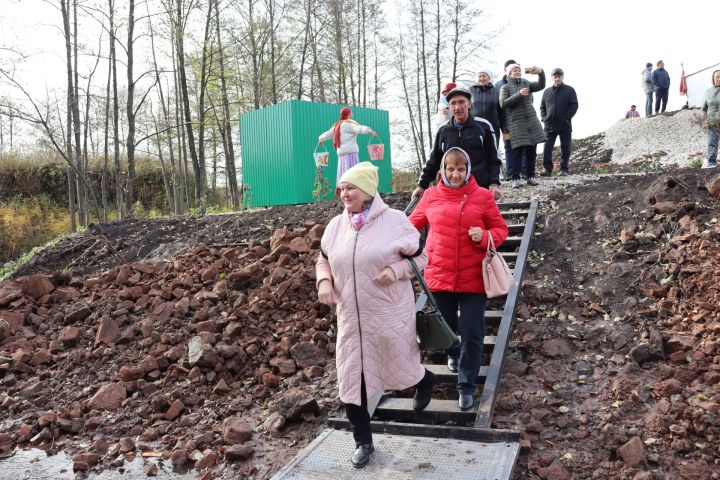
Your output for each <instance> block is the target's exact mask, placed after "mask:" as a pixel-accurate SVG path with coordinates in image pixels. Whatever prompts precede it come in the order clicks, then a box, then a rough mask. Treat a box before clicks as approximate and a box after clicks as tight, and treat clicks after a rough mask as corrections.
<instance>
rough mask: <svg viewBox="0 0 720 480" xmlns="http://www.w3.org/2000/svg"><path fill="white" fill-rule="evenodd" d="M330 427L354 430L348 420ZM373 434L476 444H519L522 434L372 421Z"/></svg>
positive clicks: (338, 420) (336, 419)
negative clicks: (453, 439) (431, 438)
mask: <svg viewBox="0 0 720 480" xmlns="http://www.w3.org/2000/svg"><path fill="white" fill-rule="evenodd" d="M327 423H328V426H329V427H331V428H337V429H340V430H352V425H350V422H349V421H348V419H347V418H339V417H330V418H328V421H327ZM370 429H371V430H372V431H373V433H390V434H393V435H416V436H420V437H434V438H457V439H459V440H473V441H475V442H487V443H493V442H519V441H520V439H521V438H522V433H521V432H520V431H519V430H506V429H501V428H498V429H492V428H477V427H460V426H457V425H425V424H423V423H403V422H378V421H371V422H370Z"/></svg>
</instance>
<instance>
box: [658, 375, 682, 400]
mask: <svg viewBox="0 0 720 480" xmlns="http://www.w3.org/2000/svg"><path fill="white" fill-rule="evenodd" d="M682 391H683V386H682V384H681V383H680V382H679V381H678V380H676V379H674V378H671V379H668V380H665V381H662V382H658V383H656V384H655V392H656V393H657V394H658V395H660V396H661V397H670V396H672V395H676V394H678V393H680V392H682Z"/></svg>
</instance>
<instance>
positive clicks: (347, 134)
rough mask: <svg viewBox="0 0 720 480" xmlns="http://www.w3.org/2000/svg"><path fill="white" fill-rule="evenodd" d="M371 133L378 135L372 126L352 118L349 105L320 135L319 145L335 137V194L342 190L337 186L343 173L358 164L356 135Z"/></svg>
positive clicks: (374, 135)
mask: <svg viewBox="0 0 720 480" xmlns="http://www.w3.org/2000/svg"><path fill="white" fill-rule="evenodd" d="M365 134H369V135H372V136H373V137H377V133H375V132H374V131H373V129H372V128H370V127H366V126H364V125H360V124H359V123H357V122H356V121H354V120H353V119H352V110H350V108H349V107H344V108H343V109H341V110H340V120H338V121H337V122H335V124H334V125H333V126H332V127H330V130H328V131H327V132H325V133H323V134H322V135H320V138H319V139H318V145H322V143H323V142H324V141H326V140H330V139H331V138H332V139H333V146H334V147H335V150H336V151H337V155H338V166H337V176H336V178H335V186H336V187H335V194H339V193H340V191H339V189H338V188H337V186H338V185H339V184H340V177H342V175H343V173H345V172H346V171H347V170H349V169H350V168H352V167H353V166H355V165H357V163H358V161H359V158H358V152H359V151H360V149H359V148H358V144H357V141H356V137H357V136H358V135H365Z"/></svg>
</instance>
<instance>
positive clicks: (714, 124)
mask: <svg viewBox="0 0 720 480" xmlns="http://www.w3.org/2000/svg"><path fill="white" fill-rule="evenodd" d="M712 84H713V86H712V87H710V88H708V89H707V90H706V91H705V100H704V101H703V107H702V110H703V113H704V114H705V126H706V127H707V129H708V151H707V165H706V166H705V168H715V166H716V165H717V151H718V130H720V70H715V71H714V72H713V74H712Z"/></svg>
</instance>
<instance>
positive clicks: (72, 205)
mask: <svg viewBox="0 0 720 480" xmlns="http://www.w3.org/2000/svg"><path fill="white" fill-rule="evenodd" d="M60 11H61V13H62V18H63V33H64V35H65V60H66V62H67V112H66V119H65V122H66V126H67V128H66V137H65V151H66V152H67V160H68V163H69V166H68V171H67V172H68V207H69V210H70V231H71V232H75V231H77V219H76V218H75V214H76V202H77V197H76V195H77V181H76V180H77V179H76V168H77V167H76V165H77V164H76V163H75V162H74V161H73V160H72V153H71V152H72V121H73V117H72V110H73V102H74V101H75V99H74V88H73V63H72V31H71V29H70V11H71V4H70V0H60Z"/></svg>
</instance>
